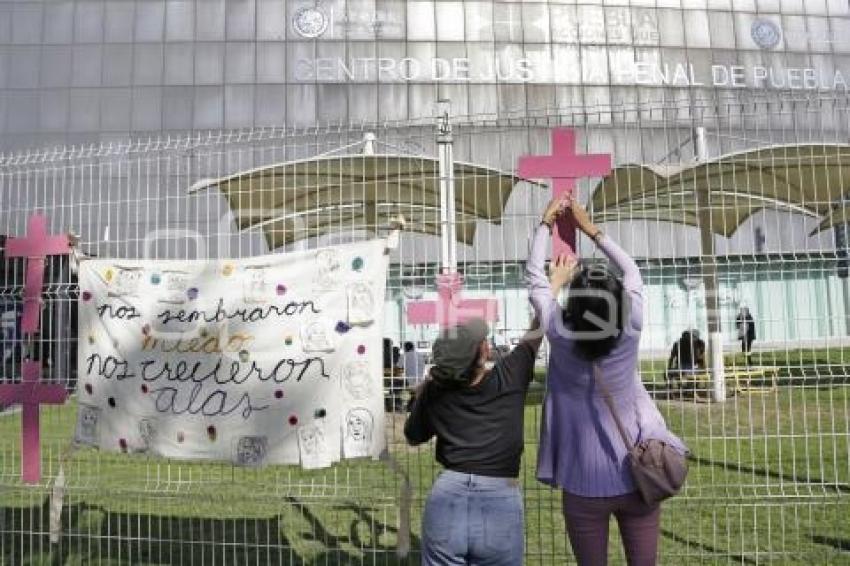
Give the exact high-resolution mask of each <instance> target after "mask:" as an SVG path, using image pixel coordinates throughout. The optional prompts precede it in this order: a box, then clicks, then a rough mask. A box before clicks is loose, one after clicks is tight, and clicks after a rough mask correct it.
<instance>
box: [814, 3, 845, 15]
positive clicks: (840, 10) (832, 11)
mask: <svg viewBox="0 0 850 566" xmlns="http://www.w3.org/2000/svg"><path fill="white" fill-rule="evenodd" d="M824 4H825V5H824ZM822 5H824V6H822ZM818 9H820V10H822V11H818ZM806 12H808V13H809V14H824V15H826V14H829V15H830V16H846V15H848V14H850V4H847V2H845V1H844V0H826V2H824V0H806Z"/></svg>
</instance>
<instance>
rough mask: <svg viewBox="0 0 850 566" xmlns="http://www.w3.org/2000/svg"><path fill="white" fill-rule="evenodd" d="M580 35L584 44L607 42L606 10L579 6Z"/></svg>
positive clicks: (598, 7) (597, 7)
mask: <svg viewBox="0 0 850 566" xmlns="http://www.w3.org/2000/svg"><path fill="white" fill-rule="evenodd" d="M578 35H579V39H580V41H581V42H582V43H584V44H588V43H591V44H593V43H595V44H603V43H605V42H606V41H607V37H606V29H605V10H604V9H603V8H602V7H600V6H579V9H578Z"/></svg>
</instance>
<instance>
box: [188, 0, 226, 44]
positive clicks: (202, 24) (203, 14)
mask: <svg viewBox="0 0 850 566" xmlns="http://www.w3.org/2000/svg"><path fill="white" fill-rule="evenodd" d="M195 20H196V22H197V23H196V32H195V37H196V38H197V39H198V41H220V40H223V39H224V0H201V1H199V2H197V3H196V7H195Z"/></svg>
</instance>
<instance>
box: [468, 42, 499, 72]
mask: <svg viewBox="0 0 850 566" xmlns="http://www.w3.org/2000/svg"><path fill="white" fill-rule="evenodd" d="M466 53H467V55H466V56H467V57H468V58H469V69H470V76H471V79H472V82H493V81H495V78H496V77H495V66H496V52H495V47H494V46H493V44H492V43H468V44H467V45H466Z"/></svg>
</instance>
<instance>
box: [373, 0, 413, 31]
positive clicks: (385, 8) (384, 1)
mask: <svg viewBox="0 0 850 566" xmlns="http://www.w3.org/2000/svg"><path fill="white" fill-rule="evenodd" d="M404 4H405V2H404V0H377V2H376V5H375V10H376V17H377V21H378V23H379V25H380V27H379V30H378V37H379V38H381V39H404V37H405V31H406V25H405V24H406V18H405V12H404V8H405V5H404Z"/></svg>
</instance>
